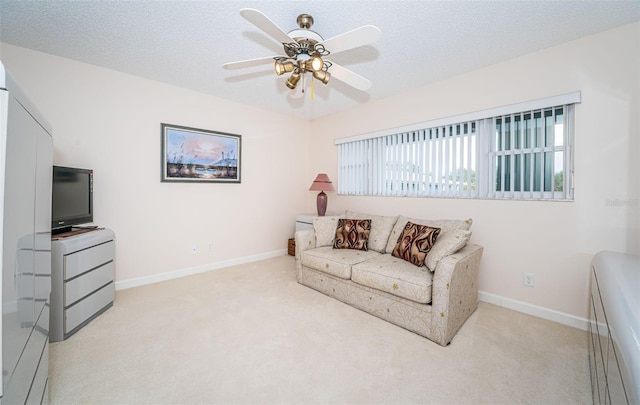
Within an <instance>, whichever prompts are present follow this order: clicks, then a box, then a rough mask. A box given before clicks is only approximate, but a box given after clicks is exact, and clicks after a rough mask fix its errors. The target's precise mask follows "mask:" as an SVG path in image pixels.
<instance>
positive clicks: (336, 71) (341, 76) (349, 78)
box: [329, 62, 371, 91]
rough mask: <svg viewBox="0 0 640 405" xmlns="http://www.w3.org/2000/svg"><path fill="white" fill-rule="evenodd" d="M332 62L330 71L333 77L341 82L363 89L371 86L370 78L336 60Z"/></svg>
mask: <svg viewBox="0 0 640 405" xmlns="http://www.w3.org/2000/svg"><path fill="white" fill-rule="evenodd" d="M331 63H332V65H331V67H330V68H329V73H331V78H332V79H336V80H340V81H341V82H343V83H345V84H348V85H349V86H351V87H353V88H355V89H358V90H362V91H365V90H368V89H369V88H370V87H371V81H369V79H366V78H364V77H362V76H360V75H359V74H357V73H354V72H352V71H350V70H349V69H347V68H344V67H342V66H340V65H338V64H337V63H335V62H331Z"/></svg>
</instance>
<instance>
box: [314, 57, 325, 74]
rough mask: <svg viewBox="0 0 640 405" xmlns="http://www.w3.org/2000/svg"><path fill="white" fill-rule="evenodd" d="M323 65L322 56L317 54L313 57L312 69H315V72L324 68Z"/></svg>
mask: <svg viewBox="0 0 640 405" xmlns="http://www.w3.org/2000/svg"><path fill="white" fill-rule="evenodd" d="M323 66H324V61H323V60H322V58H321V57H320V56H318V55H315V56H312V57H311V70H313V71H314V72H318V71H320V70H322V67H323Z"/></svg>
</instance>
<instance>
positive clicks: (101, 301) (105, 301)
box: [64, 283, 115, 334]
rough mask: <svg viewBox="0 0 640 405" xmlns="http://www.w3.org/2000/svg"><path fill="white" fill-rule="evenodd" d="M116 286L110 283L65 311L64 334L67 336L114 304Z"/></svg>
mask: <svg viewBox="0 0 640 405" xmlns="http://www.w3.org/2000/svg"><path fill="white" fill-rule="evenodd" d="M114 295H115V284H114V283H109V284H107V285H106V286H104V287H102V288H101V289H99V290H98V291H96V292H94V293H93V294H91V295H90V296H88V297H86V298H85V299H83V300H81V301H78V302H77V303H76V304H75V305H74V306H72V307H70V308H68V309H66V310H65V311H64V333H65V334H67V333H69V332H71V331H72V330H74V329H75V328H77V327H78V326H80V325H81V324H82V323H83V322H85V321H87V320H88V319H89V318H91V317H92V316H93V315H95V314H96V313H97V312H99V311H100V310H101V309H103V308H104V307H106V306H107V305H109V304H110V303H111V302H113V297H114Z"/></svg>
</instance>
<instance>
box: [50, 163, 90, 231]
mask: <svg viewBox="0 0 640 405" xmlns="http://www.w3.org/2000/svg"><path fill="white" fill-rule="evenodd" d="M89 222H93V170H90V169H79V168H73V167H62V166H53V185H52V198H51V229H52V232H53V233H59V232H65V231H67V230H71V227H72V226H73V225H80V224H86V223H89Z"/></svg>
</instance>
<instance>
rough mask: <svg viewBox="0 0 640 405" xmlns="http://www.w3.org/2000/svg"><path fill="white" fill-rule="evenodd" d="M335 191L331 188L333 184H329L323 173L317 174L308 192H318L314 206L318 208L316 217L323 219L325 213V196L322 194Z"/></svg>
mask: <svg viewBox="0 0 640 405" xmlns="http://www.w3.org/2000/svg"><path fill="white" fill-rule="evenodd" d="M335 190H336V189H335V188H334V187H333V184H331V180H329V176H327V175H326V174H325V173H320V174H318V175H317V176H316V179H315V180H314V181H313V183H311V187H309V191H320V193H318V198H317V200H316V204H317V206H318V216H320V217H324V214H325V213H326V212H327V195H326V194H325V193H324V192H325V191H335Z"/></svg>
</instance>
